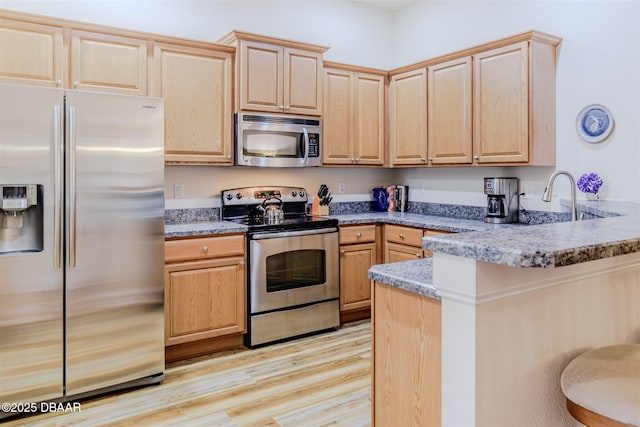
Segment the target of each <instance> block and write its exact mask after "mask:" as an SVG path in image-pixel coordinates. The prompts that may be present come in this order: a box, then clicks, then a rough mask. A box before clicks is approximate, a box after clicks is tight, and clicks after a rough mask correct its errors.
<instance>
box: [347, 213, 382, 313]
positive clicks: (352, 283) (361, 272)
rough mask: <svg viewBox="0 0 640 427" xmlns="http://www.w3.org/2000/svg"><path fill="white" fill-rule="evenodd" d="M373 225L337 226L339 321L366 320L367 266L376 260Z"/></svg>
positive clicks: (377, 230)
mask: <svg viewBox="0 0 640 427" xmlns="http://www.w3.org/2000/svg"><path fill="white" fill-rule="evenodd" d="M379 233H380V227H379V226H376V225H375V224H364V225H352V226H341V227H340V321H341V323H347V322H352V321H355V320H360V319H366V318H369V317H370V315H371V308H370V307H371V281H370V280H369V277H368V274H369V273H368V272H369V269H370V268H371V266H372V265H374V264H379V263H380V251H379V249H378V243H377V242H378V241H379V239H378V238H377V235H378V234H379Z"/></svg>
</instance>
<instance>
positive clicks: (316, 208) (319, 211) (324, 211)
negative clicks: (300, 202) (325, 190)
mask: <svg viewBox="0 0 640 427" xmlns="http://www.w3.org/2000/svg"><path fill="white" fill-rule="evenodd" d="M311 215H329V206H324V205H322V206H321V205H320V198H319V197H316V198H315V199H313V204H312V205H311Z"/></svg>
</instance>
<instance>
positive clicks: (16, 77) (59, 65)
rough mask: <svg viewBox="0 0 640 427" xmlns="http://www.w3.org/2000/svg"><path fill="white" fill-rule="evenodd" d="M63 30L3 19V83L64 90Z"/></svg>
mask: <svg viewBox="0 0 640 427" xmlns="http://www.w3.org/2000/svg"><path fill="white" fill-rule="evenodd" d="M65 68H66V64H65V57H64V53H63V29H62V28H58V27H49V26H46V25H39V24H31V23H26V22H19V21H12V20H9V19H0V82H2V83H13V84H28V85H36V86H48V87H62V86H63V83H64V82H63V79H64V75H63V70H64V69H65Z"/></svg>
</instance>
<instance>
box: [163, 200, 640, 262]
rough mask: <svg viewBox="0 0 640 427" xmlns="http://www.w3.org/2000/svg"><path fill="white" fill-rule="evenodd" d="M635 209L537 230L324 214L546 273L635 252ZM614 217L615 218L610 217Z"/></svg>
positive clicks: (196, 225) (176, 231)
mask: <svg viewBox="0 0 640 427" xmlns="http://www.w3.org/2000/svg"><path fill="white" fill-rule="evenodd" d="M639 206H640V205H639V204H637V203H627V202H595V203H594V202H587V203H582V204H580V210H581V211H583V212H587V213H590V214H592V215H595V216H605V217H607V216H608V218H600V219H590V220H586V221H577V222H558V223H550V224H541V225H522V224H499V225H497V224H488V223H485V222H483V221H477V220H469V219H459V218H450V217H442V216H432V215H422V214H413V213H404V212H402V213H401V212H364V213H355V214H343V215H330V217H331V218H335V219H337V220H338V222H339V223H340V225H350V224H364V223H378V224H398V225H405V226H411V227H420V228H429V229H434V230H441V231H450V232H453V233H456V234H445V235H438V236H430V237H425V238H424V239H423V248H424V249H426V250H430V251H433V252H437V253H444V254H449V255H455V256H461V257H466V258H473V259H476V260H479V261H485V262H491V263H496V264H503V265H508V266H512V267H527V268H532V267H533V268H551V267H562V266H567V265H572V264H578V263H582V262H588V261H594V260H598V259H602V258H608V257H612V256H617V255H624V254H628V253H633V252H640V207H639ZM613 215H619V216H613ZM246 231H247V227H246V226H244V225H239V224H236V223H234V222H230V221H209V222H192V223H181V224H167V225H166V226H165V237H166V238H179V237H191V236H205V235H217V234H229V233H244V232H246Z"/></svg>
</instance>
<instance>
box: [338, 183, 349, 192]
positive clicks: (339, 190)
mask: <svg viewBox="0 0 640 427" xmlns="http://www.w3.org/2000/svg"><path fill="white" fill-rule="evenodd" d="M345 191H347V188H346V186H345V185H344V182H342V181H340V182H339V183H338V193H340V194H343V193H344V192H345Z"/></svg>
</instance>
